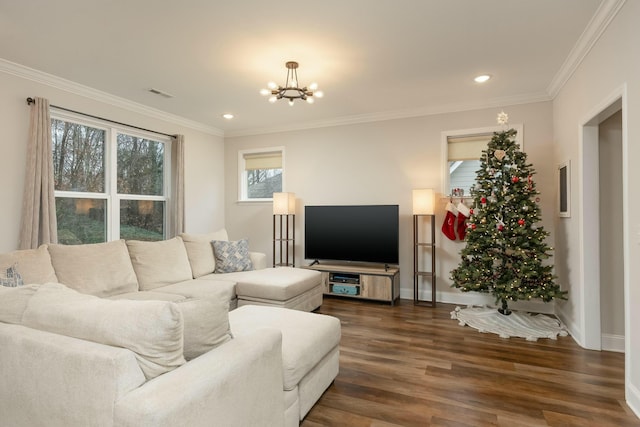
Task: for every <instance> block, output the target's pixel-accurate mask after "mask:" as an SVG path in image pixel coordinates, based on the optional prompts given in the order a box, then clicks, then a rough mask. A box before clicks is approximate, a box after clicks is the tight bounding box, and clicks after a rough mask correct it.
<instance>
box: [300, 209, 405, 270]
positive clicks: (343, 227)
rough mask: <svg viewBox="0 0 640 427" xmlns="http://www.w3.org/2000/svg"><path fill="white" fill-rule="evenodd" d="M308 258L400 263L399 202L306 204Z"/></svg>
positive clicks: (305, 240) (305, 253)
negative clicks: (389, 203) (356, 204)
mask: <svg viewBox="0 0 640 427" xmlns="http://www.w3.org/2000/svg"><path fill="white" fill-rule="evenodd" d="M304 221H305V226H304V255H305V258H306V259H312V260H332V261H359V262H371V263H380V264H398V259H399V256H398V246H399V245H398V241H399V231H398V223H399V214H398V205H358V206H305V210H304Z"/></svg>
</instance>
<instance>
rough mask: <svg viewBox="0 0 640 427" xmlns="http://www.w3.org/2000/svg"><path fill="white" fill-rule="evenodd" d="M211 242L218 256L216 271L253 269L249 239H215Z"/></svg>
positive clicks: (228, 271) (229, 271)
mask: <svg viewBox="0 0 640 427" xmlns="http://www.w3.org/2000/svg"><path fill="white" fill-rule="evenodd" d="M211 244H212V245H213V253H214V254H215V257H216V271H215V272H216V273H233V272H235V271H248V270H253V263H252V262H251V258H250V257H249V241H248V240H247V239H241V240H237V241H232V242H225V241H222V240H213V241H212V242H211Z"/></svg>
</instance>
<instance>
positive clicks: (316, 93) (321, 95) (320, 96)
mask: <svg viewBox="0 0 640 427" xmlns="http://www.w3.org/2000/svg"><path fill="white" fill-rule="evenodd" d="M313 96H315V97H317V98H322V97H323V96H324V92H322V91H321V90H319V91H317V92H314V93H313Z"/></svg>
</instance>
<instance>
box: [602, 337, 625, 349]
mask: <svg viewBox="0 0 640 427" xmlns="http://www.w3.org/2000/svg"><path fill="white" fill-rule="evenodd" d="M600 340H601V342H602V349H603V350H605V351H615V352H617V353H624V335H611V334H602V337H601V338H600Z"/></svg>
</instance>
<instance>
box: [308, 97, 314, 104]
mask: <svg viewBox="0 0 640 427" xmlns="http://www.w3.org/2000/svg"><path fill="white" fill-rule="evenodd" d="M314 102H315V100H314V99H313V97H312V96H309V97H307V104H313V103H314Z"/></svg>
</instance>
